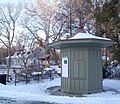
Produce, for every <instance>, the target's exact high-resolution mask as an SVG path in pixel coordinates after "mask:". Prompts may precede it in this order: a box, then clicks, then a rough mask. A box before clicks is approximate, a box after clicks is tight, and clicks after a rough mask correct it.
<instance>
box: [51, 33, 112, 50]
mask: <svg viewBox="0 0 120 104" xmlns="http://www.w3.org/2000/svg"><path fill="white" fill-rule="evenodd" d="M111 45H112V40H111V39H108V38H103V37H98V36H94V35H92V34H89V33H81V32H79V33H77V34H76V35H75V36H73V37H71V38H68V39H62V40H59V41H57V42H54V43H52V44H50V47H54V48H63V47H64V48H65V47H75V46H76V47H78V46H96V47H108V46H111Z"/></svg>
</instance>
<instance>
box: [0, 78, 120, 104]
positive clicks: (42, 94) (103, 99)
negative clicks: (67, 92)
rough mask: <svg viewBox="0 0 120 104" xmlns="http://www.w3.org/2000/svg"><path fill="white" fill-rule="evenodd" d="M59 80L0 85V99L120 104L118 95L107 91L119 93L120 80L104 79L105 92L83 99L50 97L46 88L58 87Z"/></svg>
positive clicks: (61, 103) (88, 95)
mask: <svg viewBox="0 0 120 104" xmlns="http://www.w3.org/2000/svg"><path fill="white" fill-rule="evenodd" d="M60 83H61V79H60V78H58V77H57V78H55V79H54V80H52V81H50V80H49V79H42V80H41V81H40V82H39V83H38V82H37V81H31V82H30V83H29V84H27V85H26V84H25V82H24V83H22V82H20V83H17V85H16V86H15V85H14V82H11V83H9V84H7V85H2V84H0V97H10V98H13V99H17V100H21V99H22V101H29V100H33V101H45V102H50V103H53V102H54V103H59V104H120V94H118V93H116V92H114V91H111V90H109V89H111V88H112V89H117V90H118V91H120V80H115V79H105V80H103V88H104V89H106V91H105V92H101V93H93V94H84V95H83V96H84V97H75V96H74V97H69V96H59V95H58V96H55V95H50V93H49V92H47V91H46V89H47V88H49V87H53V86H60Z"/></svg>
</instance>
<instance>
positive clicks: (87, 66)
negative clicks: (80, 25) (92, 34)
mask: <svg viewBox="0 0 120 104" xmlns="http://www.w3.org/2000/svg"><path fill="white" fill-rule="evenodd" d="M100 52H101V50H100V48H97V47H90V46H89V47H88V46H80V47H79V48H77V47H68V48H62V49H61V58H62V57H68V68H69V70H68V73H69V74H68V78H65V77H62V78H61V90H63V91H64V92H68V93H78V94H83V93H92V92H99V91H101V90H102V69H101V54H100ZM62 70H64V69H62Z"/></svg>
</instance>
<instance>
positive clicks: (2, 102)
mask: <svg viewBox="0 0 120 104" xmlns="http://www.w3.org/2000/svg"><path fill="white" fill-rule="evenodd" d="M0 104H57V103H49V102H42V101H22V100H16V99H11V98H5V97H0Z"/></svg>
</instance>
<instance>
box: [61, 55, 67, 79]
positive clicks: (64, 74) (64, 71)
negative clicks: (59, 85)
mask: <svg viewBox="0 0 120 104" xmlns="http://www.w3.org/2000/svg"><path fill="white" fill-rule="evenodd" d="M62 77H66V78H68V57H62Z"/></svg>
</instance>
